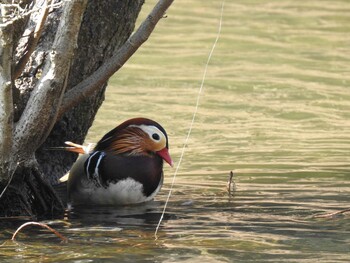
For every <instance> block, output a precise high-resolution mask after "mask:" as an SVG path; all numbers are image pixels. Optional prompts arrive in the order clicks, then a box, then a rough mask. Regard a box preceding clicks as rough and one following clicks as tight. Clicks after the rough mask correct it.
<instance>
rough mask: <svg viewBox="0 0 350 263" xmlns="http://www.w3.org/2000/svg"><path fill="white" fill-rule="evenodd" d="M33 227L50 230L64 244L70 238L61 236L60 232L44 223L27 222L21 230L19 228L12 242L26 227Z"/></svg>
mask: <svg viewBox="0 0 350 263" xmlns="http://www.w3.org/2000/svg"><path fill="white" fill-rule="evenodd" d="M31 225H36V226H41V227H43V228H46V229H48V230H50V231H51V232H52V233H54V234H55V235H56V236H58V237H59V238H60V239H61V240H62V241H63V242H68V238H66V237H64V236H63V235H61V234H60V233H59V232H58V231H56V230H55V229H53V228H52V227H49V226H48V225H46V224H43V223H39V222H27V223H24V224H23V225H21V226H20V227H19V228H17V230H16V232H15V233H14V234H13V235H12V238H11V240H12V241H14V240H15V238H16V236H17V235H18V233H19V232H20V231H21V230H22V229H23V228H25V227H27V226H31Z"/></svg>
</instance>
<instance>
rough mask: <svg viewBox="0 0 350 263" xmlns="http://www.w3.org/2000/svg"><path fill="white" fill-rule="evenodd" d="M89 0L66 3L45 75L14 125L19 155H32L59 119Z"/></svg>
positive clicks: (44, 71) (44, 70) (44, 69)
mask: <svg viewBox="0 0 350 263" xmlns="http://www.w3.org/2000/svg"><path fill="white" fill-rule="evenodd" d="M86 3H87V0H80V1H69V2H65V6H64V10H63V14H62V17H61V21H60V24H59V26H58V29H57V32H56V36H55V40H54V43H53V46H52V51H51V52H50V54H49V59H48V60H47V61H46V64H45V65H44V68H43V74H42V77H41V79H40V81H39V82H38V84H37V86H36V87H35V88H34V90H33V91H32V93H31V95H30V98H29V100H28V103H27V105H26V108H25V110H24V112H23V114H22V116H21V118H20V120H19V121H18V122H17V124H16V127H15V140H14V142H15V144H16V145H15V149H16V151H17V153H18V154H20V155H22V156H26V155H28V154H32V152H33V149H36V148H38V147H39V146H40V142H41V141H43V140H44V139H45V138H44V137H45V136H47V134H48V132H47V131H48V130H49V129H50V128H51V127H52V125H53V124H54V123H55V122H56V119H57V113H58V108H59V105H60V104H61V101H62V98H63V93H64V91H65V82H66V78H67V75H68V69H69V67H67V65H70V63H71V60H72V58H73V55H74V49H75V47H76V43H77V38H78V32H79V29H80V25H81V21H82V16H83V13H84V11H85V8H86Z"/></svg>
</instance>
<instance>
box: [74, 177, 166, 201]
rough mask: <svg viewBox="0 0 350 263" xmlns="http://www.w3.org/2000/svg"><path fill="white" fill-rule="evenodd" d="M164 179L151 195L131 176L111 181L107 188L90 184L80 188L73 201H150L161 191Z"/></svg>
mask: <svg viewBox="0 0 350 263" xmlns="http://www.w3.org/2000/svg"><path fill="white" fill-rule="evenodd" d="M162 184H163V180H161V181H160V182H159V185H158V187H157V189H156V190H155V191H154V192H153V193H152V194H151V195H150V196H145V195H144V193H143V185H142V184H141V183H139V182H137V181H135V180H133V179H131V178H127V179H124V180H120V181H118V182H117V183H110V184H109V186H108V187H107V188H104V187H91V185H90V186H88V187H86V188H83V189H81V190H80V193H79V194H78V195H76V196H75V197H74V198H73V203H79V204H100V205H127V204H137V203H143V202H147V201H150V200H152V199H153V198H154V196H155V195H156V194H157V193H158V192H159V190H160V188H161V187H162Z"/></svg>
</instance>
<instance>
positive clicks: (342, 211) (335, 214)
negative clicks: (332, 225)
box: [314, 208, 350, 218]
mask: <svg viewBox="0 0 350 263" xmlns="http://www.w3.org/2000/svg"><path fill="white" fill-rule="evenodd" d="M348 212H350V208H347V209H343V210H340V211H336V212H333V213H328V214H322V215H315V216H314V218H331V217H334V216H338V215H341V214H344V213H348Z"/></svg>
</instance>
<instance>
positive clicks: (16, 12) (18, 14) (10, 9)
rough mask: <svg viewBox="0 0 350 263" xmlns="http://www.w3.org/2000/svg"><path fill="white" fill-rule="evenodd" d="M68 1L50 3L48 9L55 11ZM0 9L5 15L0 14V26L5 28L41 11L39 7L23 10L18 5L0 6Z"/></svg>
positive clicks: (27, 7)
mask: <svg viewBox="0 0 350 263" xmlns="http://www.w3.org/2000/svg"><path fill="white" fill-rule="evenodd" d="M65 1H68V0H62V1H59V2H56V3H52V4H50V5H48V9H56V8H60V7H61V6H62V4H63V2H65ZM1 7H2V9H3V10H6V11H7V12H6V14H3V13H1V16H0V21H1V23H0V26H6V25H8V24H13V23H14V22H16V21H17V20H20V19H22V18H24V17H26V16H29V15H31V14H32V13H35V12H38V11H40V10H41V9H42V7H41V6H37V7H33V8H31V7H30V6H28V5H27V6H25V7H24V8H22V7H21V5H19V4H14V3H11V4H1Z"/></svg>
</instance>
